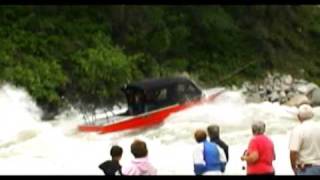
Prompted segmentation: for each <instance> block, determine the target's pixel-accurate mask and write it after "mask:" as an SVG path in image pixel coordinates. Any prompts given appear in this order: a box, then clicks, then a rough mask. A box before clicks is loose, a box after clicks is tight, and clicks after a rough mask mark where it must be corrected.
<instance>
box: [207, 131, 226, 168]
mask: <svg viewBox="0 0 320 180" xmlns="http://www.w3.org/2000/svg"><path fill="white" fill-rule="evenodd" d="M207 131H208V135H209V138H210V141H211V142H214V143H216V144H217V145H219V147H221V148H222V149H223V151H224V154H225V156H226V163H224V164H223V165H222V169H221V170H222V172H224V171H225V168H226V164H227V162H228V161H229V150H228V149H229V147H228V145H227V144H226V143H225V142H224V141H223V140H222V139H220V128H219V126H218V125H210V126H208V128H207Z"/></svg>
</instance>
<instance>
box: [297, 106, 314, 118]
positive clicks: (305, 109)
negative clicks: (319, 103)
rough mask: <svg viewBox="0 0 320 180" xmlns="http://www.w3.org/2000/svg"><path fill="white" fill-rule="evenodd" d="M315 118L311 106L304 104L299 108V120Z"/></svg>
mask: <svg viewBox="0 0 320 180" xmlns="http://www.w3.org/2000/svg"><path fill="white" fill-rule="evenodd" d="M312 117H313V110H312V107H311V106H310V105H309V104H302V105H301V106H299V112H298V119H299V120H300V121H305V120H308V119H311V118H312Z"/></svg>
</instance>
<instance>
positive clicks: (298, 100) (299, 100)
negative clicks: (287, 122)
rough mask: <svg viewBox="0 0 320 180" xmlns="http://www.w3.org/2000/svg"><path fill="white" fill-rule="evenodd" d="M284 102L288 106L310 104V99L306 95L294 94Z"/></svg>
mask: <svg viewBox="0 0 320 180" xmlns="http://www.w3.org/2000/svg"><path fill="white" fill-rule="evenodd" d="M285 104H286V105H288V106H299V105H301V104H310V100H309V98H308V97H307V96H306V95H296V96H294V97H292V98H291V99H290V100H289V101H288V102H287V103H285Z"/></svg>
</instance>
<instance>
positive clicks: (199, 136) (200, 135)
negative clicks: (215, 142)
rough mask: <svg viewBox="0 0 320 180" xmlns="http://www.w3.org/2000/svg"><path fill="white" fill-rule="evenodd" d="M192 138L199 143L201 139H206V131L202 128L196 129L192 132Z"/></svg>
mask: <svg viewBox="0 0 320 180" xmlns="http://www.w3.org/2000/svg"><path fill="white" fill-rule="evenodd" d="M194 138H195V140H196V141H197V142H198V143H200V142H202V141H204V140H206V139H207V134H206V132H205V131H204V130H202V129H198V130H196V132H195V133H194Z"/></svg>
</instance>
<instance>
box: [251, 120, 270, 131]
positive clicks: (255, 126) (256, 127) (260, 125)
mask: <svg viewBox="0 0 320 180" xmlns="http://www.w3.org/2000/svg"><path fill="white" fill-rule="evenodd" d="M251 128H252V133H253V134H263V133H264V132H265V130H266V124H265V123H264V122H262V121H254V122H253V123H252V125H251Z"/></svg>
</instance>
